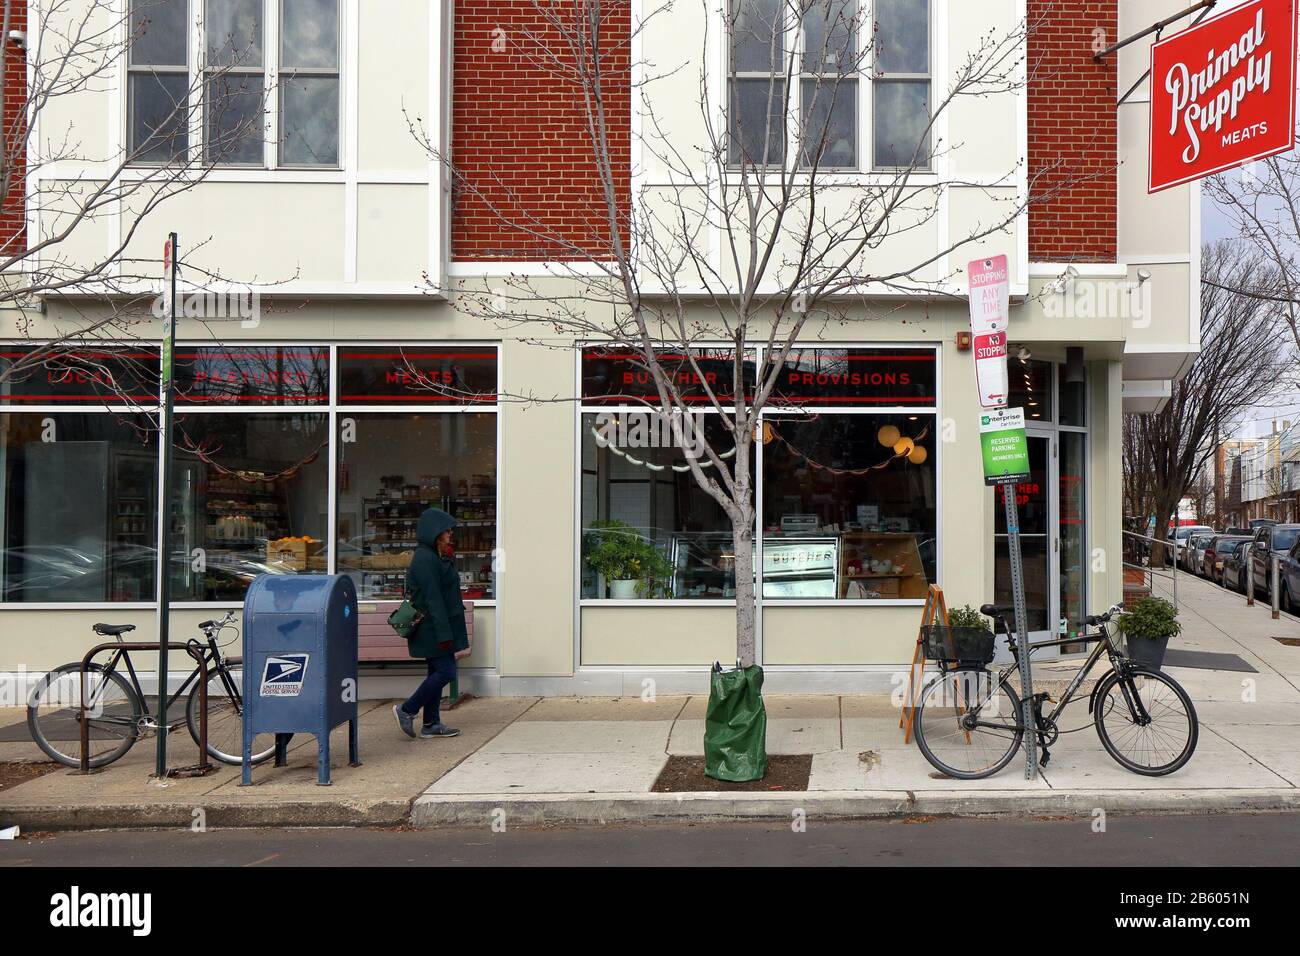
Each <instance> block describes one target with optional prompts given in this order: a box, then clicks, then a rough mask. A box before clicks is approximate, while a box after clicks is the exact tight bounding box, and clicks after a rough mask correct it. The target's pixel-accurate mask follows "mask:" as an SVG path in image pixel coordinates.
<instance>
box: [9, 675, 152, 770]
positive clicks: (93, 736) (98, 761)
mask: <svg viewBox="0 0 1300 956" xmlns="http://www.w3.org/2000/svg"><path fill="white" fill-rule="evenodd" d="M86 685H87V694H88V697H87V708H86V710H87V714H88V717H87V722H88V723H89V725H90V766H91V767H92V768H95V767H104V766H107V765H108V764H110V763H112V762H113V761H114V760H116V759H117V758H119V757H121V756H122V755H123V754H124V753H126V752H127V751H128V750H130V749H131V745H132V744H134V743H135V741H136V738H137V737H138V736H139V734H140V719H141V717H142V716H143V715H144V707H143V706H142V705H141V703H140V698H139V697H137V696H136V693H135V690H134V689H133V688H132V687H131V685H130V684H128V683H127V681H126V679H125V678H124V677H122V675H121V674H119V673H118V672H117V671H105V670H104V668H103V666H102V665H100V664H91V665H90V667H89V668H87V672H86ZM80 704H81V665H80V664H64V665H63V666H62V667H56V668H55V669H54V670H52V671H50V672H49V673H48V674H46V675H45V676H44V677H42V678H41V679H40V681H38V682H37V684H36V686H35V687H33V688H32V692H31V694H30V695H29V696H28V698H27V729H28V730H29V731H30V732H31V735H32V740H34V741H36V745H37V746H38V747H40V748H41V749H42V750H43V751H45V752H46V753H47V754H48V755H49V756H50V758H51V759H52V760H57V761H58V762H59V763H61V764H63V765H64V766H66V767H80V766H81V723H80V720H79V719H78V714H79V710H78V708H79V707H80Z"/></svg>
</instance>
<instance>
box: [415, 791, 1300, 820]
mask: <svg viewBox="0 0 1300 956" xmlns="http://www.w3.org/2000/svg"><path fill="white" fill-rule="evenodd" d="M1099 808H1100V809H1103V810H1105V811H1106V812H1107V813H1162V814H1163V813H1170V814H1196V813H1242V812H1268V811H1279V810H1292V811H1294V810H1300V790H1295V789H1285V790H1284V789H1268V790H1165V791H1159V790H1154V791H1153V790H1054V791H1046V792H1041V793H1027V792H1025V791H1023V790H985V791H980V792H976V793H963V792H960V791H951V790H933V791H920V792H917V791H911V790H828V791H824V792H819V793H817V792H814V793H802V794H789V793H743V794H737V793H727V792H706V793H679V794H666V793H583V794H569V793H558V794H536V795H532V796H528V797H521V796H520V795H519V794H517V793H503V794H425V795H423V796H421V797H419V798H417V799H416V801H415V803H414V804H413V805H412V807H411V815H410V824H411V825H412V826H415V827H437V826H448V825H475V826H481V825H483V824H485V823H491V822H494V820H495V819H497V817H494V814H497V813H498V812H501V811H503V812H504V813H505V817H506V819H507V820H508V821H509V824H510V825H511V826H520V825H524V826H529V825H537V824H548V823H580V824H584V823H585V824H598V825H599V824H607V823H647V822H664V821H683V820H689V821H706V820H717V821H722V820H781V821H782V822H789V820H790V818H791V816H792V814H794V813H795V811H802V812H803V813H805V814H806V815H807V816H809V817H821V818H823V819H843V820H853V819H866V818H889V817H910V816H917V815H925V816H947V817H984V816H1029V815H1044V816H1077V817H1090V816H1091V815H1092V814H1093V812H1094V811H1095V810H1097V809H1099Z"/></svg>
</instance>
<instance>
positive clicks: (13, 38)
mask: <svg viewBox="0 0 1300 956" xmlns="http://www.w3.org/2000/svg"><path fill="white" fill-rule="evenodd" d="M9 42H10V43H13V44H14V45H16V46H20V47H22V48H23V49H24V50H25V49H27V31H26V30H10V31H9Z"/></svg>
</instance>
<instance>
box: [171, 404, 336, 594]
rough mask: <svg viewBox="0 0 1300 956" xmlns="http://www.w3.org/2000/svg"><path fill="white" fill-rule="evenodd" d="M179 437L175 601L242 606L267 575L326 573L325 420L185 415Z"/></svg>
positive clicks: (246, 414) (258, 415) (304, 416)
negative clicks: (236, 602)
mask: <svg viewBox="0 0 1300 956" xmlns="http://www.w3.org/2000/svg"><path fill="white" fill-rule="evenodd" d="M173 434H174V435H175V442H176V445H175V455H174V459H173V471H172V492H173V506H172V508H173V510H172V518H173V524H172V549H173V554H174V555H175V559H174V560H176V561H177V562H178V565H179V567H178V569H177V570H176V572H175V573H176V578H173V587H172V600H175V601H229V600H243V597H244V591H245V590H246V589H247V588H248V585H249V584H251V583H252V580H253V578H255V577H257V576H258V575H259V574H267V573H272V574H296V573H302V572H307V571H317V572H323V571H326V570H328V564H327V550H326V540H325V536H326V530H327V528H328V519H327V513H328V510H329V426H328V418H327V416H325V415H323V414H291V413H283V412H277V413H250V412H220V413H208V414H198V413H184V412H182V413H180V414H178V415H177V416H176V419H175V425H174V429H173ZM177 578H179V580H177Z"/></svg>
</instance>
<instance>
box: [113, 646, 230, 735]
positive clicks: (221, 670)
mask: <svg viewBox="0 0 1300 956" xmlns="http://www.w3.org/2000/svg"><path fill="white" fill-rule="evenodd" d="M206 637H207V645H208V646H207V648H205V649H204V651H203V659H202V664H200V662H199V661H195V665H194V670H193V671H192V672H191V673H190V675H189V676H188V677H186V678H185V680H184V681H182V682H181V686H180V687H179V688H177V690H176V692H175V693H174V694H171V695H169V696H168V698H167V709H168V710H169V711H171V710H172V705H173V704H176V703H177V702H178V701H180V700H181V699H182V697H184V695H185V694H186V693H188V692H189V690H190V687H191V686H193V684H194V682H195V681H196V680H197V679H198V677H199V673H200V671H202V670H203V669H204V666H206V669H207V671H208V673H209V674H212V673H216V674H218V675H220V677H221V682H222V684H223V685H224V686H225V688H226V693H227V694H229V695H230V697H231V698H232V699H235V700H242V699H241V698H240V696H239V690H238V688H236V687H235V685H234V681H233V680H231V677H230V673H229V669H228V666H227V661H226V659H225V658H224V657H222V656H221V652H220V650H219V648H218V647H217V639H216V635H215V634H208V635H206ZM192 643H197V642H192ZM132 649H133V648H132V647H131V642H129V641H120V642H119V644H118V646H117V647H116V648H115V649H114V651H113V655H112V657H111V658H109V661H108V663H107V664H106V665H105V666H104V669H103V671H102V673H101V676H100V684H99V687H98V688H97V689H96V693H92V694H91V695H89V703H88V705H87V707H88V709H89V708H90V707H93V706H94V703H95V697H96V694H97V693H98V691H101V690H103V689H104V688H105V687H107V686H108V682H109V676H108V675H109V674H112V673H114V672H116V671H117V667H118V664H119V663H122V662H125V664H126V671H127V674H129V675H130V680H131V688H132V690H134V691H135V695H136V697H137V698H139V700H140V706H141V708H142V710H143V717H144V718H146V719H148V720H149V721H151V722H152V721H153V711H152V710H150V708H149V698H148V697H147V696H146V695H145V692H144V687H143V686H142V685H141V683H140V678H139V675H137V674H136V671H135V665H134V664H133V663H132V661H131V651H132ZM88 719H90V720H94V721H96V722H99V723H105V724H122V725H125V724H129V723H131V722H130V721H128V720H125V719H123V718H120V717H106V716H99V717H93V718H88ZM180 723H181V721H180V720H177V721H176V724H175V725H177V726H178V725H179V724H180ZM169 726H171V725H169Z"/></svg>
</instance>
